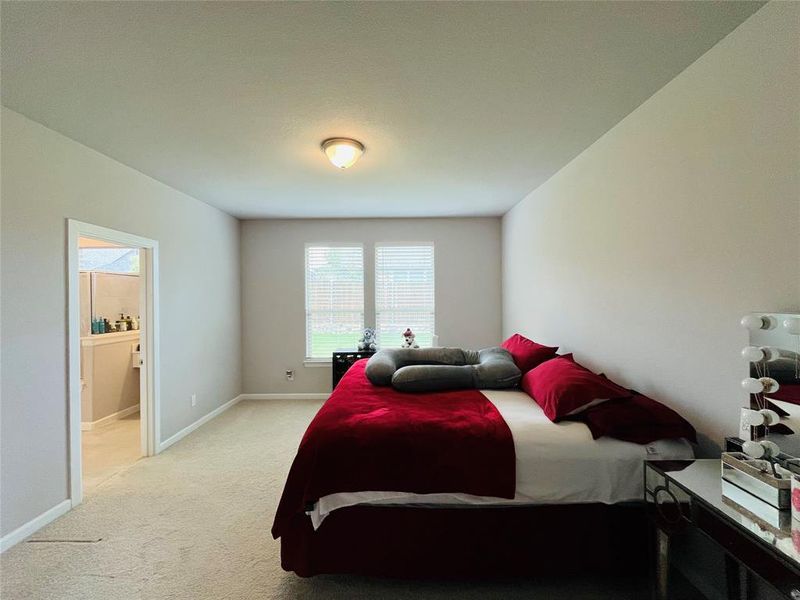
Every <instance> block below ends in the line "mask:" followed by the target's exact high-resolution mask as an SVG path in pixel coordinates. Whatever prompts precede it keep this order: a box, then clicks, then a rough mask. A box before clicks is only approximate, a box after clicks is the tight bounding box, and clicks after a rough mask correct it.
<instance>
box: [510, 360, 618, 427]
mask: <svg viewBox="0 0 800 600" xmlns="http://www.w3.org/2000/svg"><path fill="white" fill-rule="evenodd" d="M521 385H522V389H523V390H525V391H526V392H527V393H528V395H529V396H531V397H532V398H533V399H534V400H536V403H537V404H538V405H539V406H541V407H542V410H543V411H544V414H545V415H546V416H547V418H548V419H550V420H551V421H553V422H556V421H559V420H561V419H563V418H564V417H566V416H568V415H571V414H575V412H576V411H580V410H581V409H585V408H586V407H587V405H589V404H593V403H596V401H597V400H601V401H603V400H608V399H610V398H625V397H628V396H630V395H631V392H630V391H629V390H626V389H625V388H623V387H620V386H618V385H617V384H616V383H614V382H613V381H611V380H609V379H606V378H604V377H601V376H600V375H597V374H595V373H592V372H591V371H590V370H589V369H587V368H586V367H583V366H581V365H579V364H578V363H576V362H575V361H574V359H573V358H572V355H571V354H566V355H564V356H557V357H556V358H554V359H552V360H548V361H547V362H544V363H542V364H540V365H539V366H538V367H536V368H535V369H533V370H531V371H528V372H527V373H526V374H525V375H524V376H523V377H522V384H521Z"/></svg>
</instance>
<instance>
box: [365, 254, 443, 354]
mask: <svg viewBox="0 0 800 600" xmlns="http://www.w3.org/2000/svg"><path fill="white" fill-rule="evenodd" d="M407 246H429V247H430V248H431V250H432V252H433V261H432V265H431V274H432V278H431V281H432V282H433V307H432V310H431V313H432V315H433V323H432V325H433V328H432V331H431V344H433V342H434V340H435V339H436V287H437V286H436V242H434V241H432V240H425V241H423V240H417V241H391V242H375V243H374V247H373V264H372V277H373V282H372V287H373V297H372V302H373V307H372V308H373V316H374V319H375V325H374V327H375V333H376V337H377V338H378V339H379V340H380V337H379V335H378V312H379V310H378V248H381V247H383V248H393V247H407ZM426 312H427V311H426ZM379 347H382V346H379Z"/></svg>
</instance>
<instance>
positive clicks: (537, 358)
mask: <svg viewBox="0 0 800 600" xmlns="http://www.w3.org/2000/svg"><path fill="white" fill-rule="evenodd" d="M502 348H505V349H506V350H508V351H509V352H510V353H511V357H512V358H513V359H514V364H515V365H517V368H518V369H519V370H520V371H522V373H523V374H524V373H527V372H528V371H530V370H531V369H533V368H534V367H536V366H538V365H540V364H542V363H543V362H544V361H546V360H550V359H551V358H553V357H554V356H555V355H556V352H557V351H558V346H556V347H555V348H551V347H550V346H542V345H541V344H537V343H536V342H534V341H532V340H529V339H528V338H526V337H524V336H521V335H520V334H518V333H515V334H514V335H512V336H511V337H510V338H508V339H507V340H506V341H505V342H503V345H502Z"/></svg>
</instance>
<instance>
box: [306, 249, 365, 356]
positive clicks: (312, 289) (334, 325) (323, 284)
mask: <svg viewBox="0 0 800 600" xmlns="http://www.w3.org/2000/svg"><path fill="white" fill-rule="evenodd" d="M363 328H364V248H363V247H362V246H361V245H357V246H356V245H349V246H332V245H321V244H320V245H311V244H309V245H307V246H306V357H307V358H315V359H327V360H330V358H331V352H333V351H334V350H336V349H337V348H354V347H355V346H356V344H357V342H358V338H359V336H360V335H361V331H362V329H363Z"/></svg>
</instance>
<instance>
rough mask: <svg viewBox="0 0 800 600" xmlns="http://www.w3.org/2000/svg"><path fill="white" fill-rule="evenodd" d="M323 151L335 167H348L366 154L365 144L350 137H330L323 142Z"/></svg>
mask: <svg viewBox="0 0 800 600" xmlns="http://www.w3.org/2000/svg"><path fill="white" fill-rule="evenodd" d="M322 151H323V152H324V153H325V156H327V157H328V160H329V161H331V164H332V165H333V166H334V167H338V168H339V169H347V168H348V167H352V166H353V165H354V164H356V163H357V162H358V159H359V158H361V155H362V154H364V144H362V143H361V142H359V141H358V140H351V139H350V138H330V139H327V140H325V141H324V142H322Z"/></svg>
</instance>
